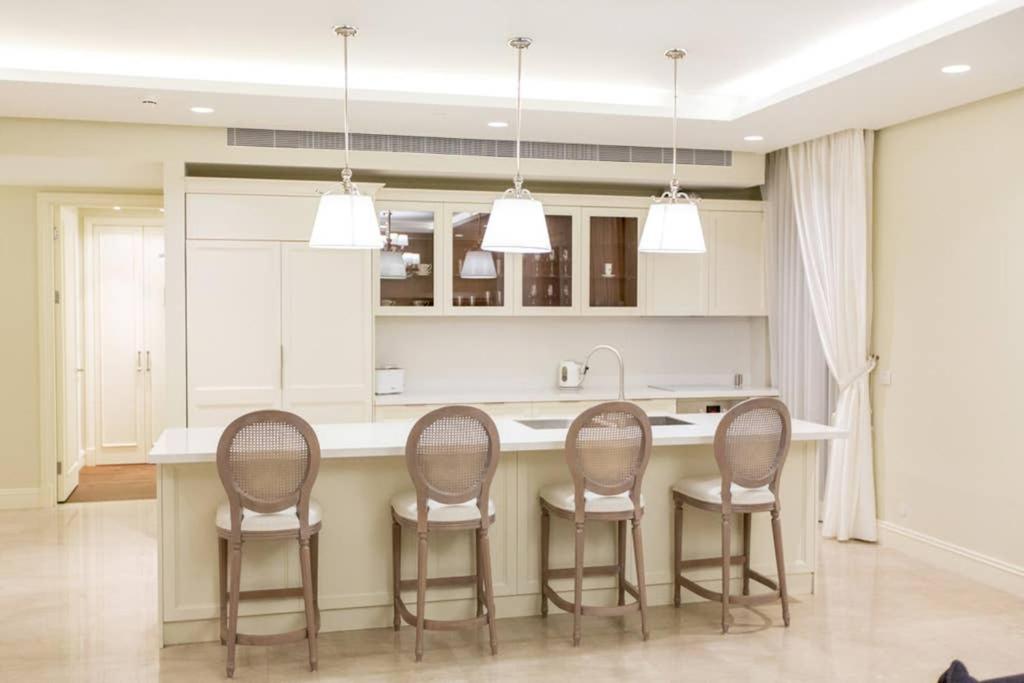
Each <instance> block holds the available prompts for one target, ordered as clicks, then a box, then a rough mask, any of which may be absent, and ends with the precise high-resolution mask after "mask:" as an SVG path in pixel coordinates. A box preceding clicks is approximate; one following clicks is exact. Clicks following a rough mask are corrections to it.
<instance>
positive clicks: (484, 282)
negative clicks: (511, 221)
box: [451, 213, 507, 307]
mask: <svg viewBox="0 0 1024 683" xmlns="http://www.w3.org/2000/svg"><path fill="white" fill-rule="evenodd" d="M490 216H491V215H490V214H489V213H472V214H466V215H458V214H457V215H456V216H455V219H454V221H453V223H452V259H453V265H454V267H453V268H452V301H451V303H452V305H453V306H484V307H486V306H504V305H505V300H506V296H507V293H506V292H505V276H504V273H505V268H506V265H507V264H506V262H505V254H503V253H501V252H486V253H488V254H490V256H491V258H493V259H494V270H495V277H492V278H464V277H462V267H463V264H464V263H465V261H466V255H467V254H468V253H469V252H471V251H477V250H479V249H480V243H481V242H482V241H483V239H484V230H486V228H487V221H488V219H489V218H490Z"/></svg>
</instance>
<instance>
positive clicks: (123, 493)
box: [66, 464, 156, 503]
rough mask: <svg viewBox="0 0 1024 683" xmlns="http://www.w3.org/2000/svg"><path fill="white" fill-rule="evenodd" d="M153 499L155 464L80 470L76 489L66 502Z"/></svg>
mask: <svg viewBox="0 0 1024 683" xmlns="http://www.w3.org/2000/svg"><path fill="white" fill-rule="evenodd" d="M150 498H156V465H149V464H141V465H97V466H96V467H83V468H82V471H81V472H80V473H79V475H78V487H77V488H76V489H75V490H74V491H73V492H72V493H71V496H70V497H69V498H68V499H67V501H66V502H68V503H96V502H100V501H105V500H147V499H150Z"/></svg>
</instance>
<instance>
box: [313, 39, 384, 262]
mask: <svg viewBox="0 0 1024 683" xmlns="http://www.w3.org/2000/svg"><path fill="white" fill-rule="evenodd" d="M334 33H335V35H338V36H340V37H341V39H342V41H343V44H344V59H345V62H344V64H345V107H344V112H345V118H344V124H345V168H344V169H342V171H341V187H340V188H338V189H336V190H333V191H330V192H326V193H324V194H322V195H320V205H319V206H318V207H317V210H316V220H315V221H314V223H313V233H312V234H311V235H310V237H309V246H310V247H313V248H317V249H380V248H381V246H382V244H383V237H382V236H381V234H380V228H379V227H378V225H377V213H376V211H374V208H373V199H372V198H370V197H366V196H363V195H361V194H359V188H358V187H356V185H355V183H353V182H352V168H351V167H350V165H349V136H348V39H349V38H351V37H352V36H354V35H355V34H356V29H354V28H353V27H351V26H335V27H334Z"/></svg>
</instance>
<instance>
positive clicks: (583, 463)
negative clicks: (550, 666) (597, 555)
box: [540, 401, 651, 645]
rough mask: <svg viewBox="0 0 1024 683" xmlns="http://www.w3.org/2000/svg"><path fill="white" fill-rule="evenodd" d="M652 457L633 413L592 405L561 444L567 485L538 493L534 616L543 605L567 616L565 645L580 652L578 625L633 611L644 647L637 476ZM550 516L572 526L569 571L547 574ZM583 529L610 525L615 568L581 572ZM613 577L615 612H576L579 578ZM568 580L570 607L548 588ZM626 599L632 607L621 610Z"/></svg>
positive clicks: (590, 608) (644, 422) (621, 404)
mask: <svg viewBox="0 0 1024 683" xmlns="http://www.w3.org/2000/svg"><path fill="white" fill-rule="evenodd" d="M650 457H651V423H650V420H648V419H647V414H646V413H645V412H644V411H643V410H642V409H641V408H640V407H639V406H636V405H634V404H632V403H628V402H625V401H613V402H608V403H601V404H599V405H596V406H594V407H592V408H590V409H588V410H586V411H584V412H583V413H581V414H580V415H579V416H578V417H577V418H576V419H575V420H573V422H572V425H571V426H570V427H569V432H568V434H567V435H566V438H565V459H566V462H567V463H568V464H569V473H570V474H571V475H572V483H571V484H562V485H554V486H548V487H545V488H543V489H542V490H541V492H540V506H541V527H540V528H541V532H540V533H541V537H540V538H541V540H540V543H541V546H540V565H541V567H540V574H541V603H540V605H541V614H542V615H544V616H547V613H548V601H549V600H550V601H551V602H553V603H555V606H556V607H558V608H560V609H563V610H565V611H566V612H572V614H573V623H572V643H573V645H579V643H580V637H581V634H582V626H581V623H580V620H581V617H584V616H591V615H595V616H612V615H620V614H628V613H631V612H636V611H637V610H639V611H640V628H641V632H642V634H643V639H644V640H647V638H648V636H649V631H648V629H647V580H646V579H645V577H644V546H643V538H642V534H641V532H640V521H641V520H642V519H643V514H644V500H643V496H642V495H641V493H640V487H641V483H642V482H643V477H644V470H646V469H647V462H648V460H650ZM551 515H555V516H556V517H561V518H562V519H568V520H570V521H572V522H574V523H575V525H576V537H575V539H576V540H575V550H576V559H575V565H574V567H573V568H571V569H569V568H564V569H552V568H550V567H549V566H548V565H549V562H548V546H549V545H550V537H551ZM588 521H605V522H614V523H615V524H616V526H617V529H616V531H617V536H616V538H617V543H616V551H617V553H616V554H617V560H616V563H615V564H613V565H605V566H591V567H585V566H584V563H583V538H584V536H583V531H584V525H585V524H586V522H588ZM627 521H632V525H633V554H634V556H635V560H636V577H637V578H636V581H637V582H636V585H635V586H634V585H632V584H630V583H629V582H627V581H626V522H627ZM597 575H612V576H615V577H617V583H618V603H617V604H616V605H614V606H597V605H584V604H583V577H584V576H597ZM567 578H572V579H574V580H575V594H574V598H573V601H572V602H569V601H568V600H566V599H564V598H563V597H562V596H560V595H559V594H558V593H556V592H555V590H554V589H553V588H552V587H551V583H550V582H551V580H552V579H567ZM626 593H629V594H630V595H631V596H632V597H633V598H635V602H631V603H629V604H626V602H625V594H626Z"/></svg>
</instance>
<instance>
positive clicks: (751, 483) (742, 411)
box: [715, 398, 792, 501]
mask: <svg viewBox="0 0 1024 683" xmlns="http://www.w3.org/2000/svg"><path fill="white" fill-rule="evenodd" d="M791 431H792V420H791V419H790V417H789V408H787V407H786V404H785V403H783V402H782V401H780V400H779V399H777V398H752V399H748V400H746V401H743V402H742V403H740V404H738V405H736V406H734V407H733V408H732V409H731V410H729V412H727V413H726V414H725V415H724V416H722V420H721V421H720V422H719V423H718V429H717V430H716V431H715V460H717V461H718V470H719V472H720V473H721V475H722V500H723V501H726V500H729V499H731V497H732V496H731V493H730V485H731V484H733V483H735V484H738V485H740V486H743V487H746V488H757V487H759V486H765V485H768V486H769V488H770V489H771V490H772V492H773V493H776V492H777V491H778V483H779V477H780V475H781V474H782V465H783V463H785V461H786V455H787V454H788V453H789V439H790V432H791Z"/></svg>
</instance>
